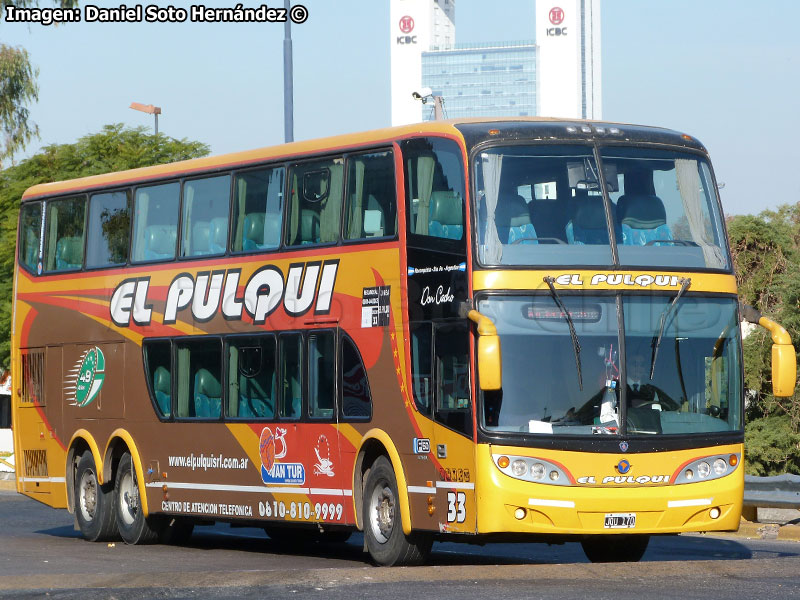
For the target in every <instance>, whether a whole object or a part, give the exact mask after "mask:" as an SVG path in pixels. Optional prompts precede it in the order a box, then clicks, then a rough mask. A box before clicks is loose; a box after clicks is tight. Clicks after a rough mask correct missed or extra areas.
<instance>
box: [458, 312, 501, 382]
mask: <svg viewBox="0 0 800 600" xmlns="http://www.w3.org/2000/svg"><path fill="white" fill-rule="evenodd" d="M467 317H469V319H470V321H474V322H475V323H477V324H478V380H479V381H480V384H481V389H482V390H484V391H493V390H499V389H501V388H502V387H503V360H502V355H501V352H500V336H499V335H497V329H496V328H495V326H494V323H492V321H491V319H489V317H487V316H486V315H482V314H481V313H479V312H478V311H477V310H474V309H473V310H470V311H469V312H468V313H467Z"/></svg>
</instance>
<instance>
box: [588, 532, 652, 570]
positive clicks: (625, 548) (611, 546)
mask: <svg viewBox="0 0 800 600" xmlns="http://www.w3.org/2000/svg"><path fill="white" fill-rule="evenodd" d="M649 542H650V536H649V535H641V534H639V535H593V536H589V537H587V538H584V539H583V540H581V546H583V552H584V553H585V554H586V558H588V559H589V560H590V561H592V562H593V563H609V562H638V561H640V560H641V559H642V556H644V553H645V550H647V544H648V543H649Z"/></svg>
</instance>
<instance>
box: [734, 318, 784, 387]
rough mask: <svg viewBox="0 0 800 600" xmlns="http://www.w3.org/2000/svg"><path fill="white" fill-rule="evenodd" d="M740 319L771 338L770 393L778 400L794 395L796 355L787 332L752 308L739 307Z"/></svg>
mask: <svg viewBox="0 0 800 600" xmlns="http://www.w3.org/2000/svg"><path fill="white" fill-rule="evenodd" d="M740 310H741V314H742V318H743V319H744V320H745V321H747V322H748V323H755V324H756V325H760V326H761V327H763V328H764V329H766V330H767V331H769V333H770V335H771V337H772V393H773V395H775V396H778V397H779V398H786V397H788V396H793V395H794V387H795V384H796V383H797V354H796V353H795V350H794V346H793V345H792V338H791V336H790V335H789V332H788V331H786V330H785V329H784V328H783V327H781V326H780V325H779V324H778V323H776V322H775V321H773V320H772V319H770V318H768V317H765V316H764V315H762V314H761V313H760V312H758V311H757V310H756V309H755V308H753V307H752V306H748V305H746V304H741V305H740Z"/></svg>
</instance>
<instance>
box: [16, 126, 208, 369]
mask: <svg viewBox="0 0 800 600" xmlns="http://www.w3.org/2000/svg"><path fill="white" fill-rule="evenodd" d="M208 152H209V147H208V146H207V145H206V144H203V143H201V142H194V141H188V140H186V139H182V140H176V139H174V138H171V137H168V136H164V135H161V134H159V135H158V136H154V135H152V134H149V133H147V132H146V128H144V127H137V128H133V129H132V128H125V127H124V126H123V125H122V124H116V125H106V126H105V127H103V130H102V131H101V132H100V133H95V134H91V135H86V136H84V137H82V138H80V139H79V140H78V141H77V142H76V143H74V144H53V145H50V146H45V147H44V148H43V149H42V151H41V152H39V153H38V154H36V155H34V156H31V157H30V158H28V159H26V160H24V161H22V162H21V163H20V164H18V165H15V166H13V167H10V168H8V169H5V170H3V171H0V214H1V215H2V225H0V281H5V282H8V283H7V285H4V286H0V363H2V366H3V367H4V368H6V369H7V368H8V366H9V362H10V337H11V295H12V290H11V285H10V284H11V282H12V281H13V280H14V278H13V274H14V255H15V252H16V236H17V217H18V215H19V201H20V198H21V197H22V194H23V192H24V191H25V190H26V189H28V188H29V187H30V186H32V185H35V184H37V183H46V182H51V181H60V180H64V179H74V178H76V177H85V176H88V175H99V174H101V173H108V172H111V171H122V170H125V169H134V168H137V167H146V166H150V165H156V164H163V163H168V162H174V161H178V160H187V159H190V158H198V157H201V156H206V155H207V154H208ZM110 222H113V221H110Z"/></svg>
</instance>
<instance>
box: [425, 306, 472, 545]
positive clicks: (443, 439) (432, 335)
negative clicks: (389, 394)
mask: <svg viewBox="0 0 800 600" xmlns="http://www.w3.org/2000/svg"><path fill="white" fill-rule="evenodd" d="M411 355H412V375H413V385H414V400H415V402H416V404H417V408H418V409H419V411H420V412H421V413H422V414H424V415H426V416H427V417H428V419H424V420H421V421H420V429H421V431H422V435H425V436H428V437H426V438H425V441H426V442H428V444H429V453H428V456H429V458H430V461H431V464H432V466H433V467H434V469H432V475H431V476H432V477H434V485H435V486H436V494H435V497H436V504H435V506H436V510H435V514H436V515H437V517H438V528H439V530H440V531H459V532H474V531H475V521H476V514H475V497H474V492H475V469H474V463H475V459H474V452H475V450H474V444H473V439H472V438H473V435H472V423H473V418H472V405H473V403H472V401H471V399H470V379H469V331H468V326H467V324H466V323H464V322H454V321H448V322H444V323H436V322H433V323H432V322H425V323H416V324H412V326H411ZM417 453H419V451H418V452H417Z"/></svg>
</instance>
